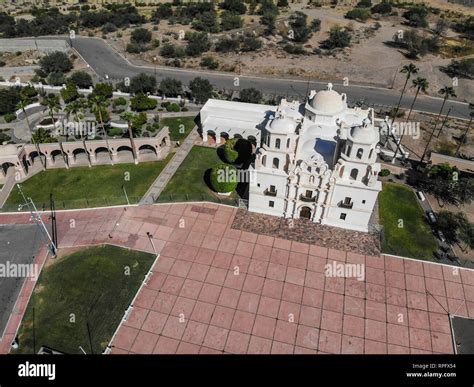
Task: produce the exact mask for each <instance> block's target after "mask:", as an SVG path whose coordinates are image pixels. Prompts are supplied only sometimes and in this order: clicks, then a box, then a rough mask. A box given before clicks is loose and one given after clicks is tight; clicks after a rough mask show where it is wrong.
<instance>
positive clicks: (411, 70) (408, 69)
mask: <svg viewBox="0 0 474 387" xmlns="http://www.w3.org/2000/svg"><path fill="white" fill-rule="evenodd" d="M418 70H419V68H418V67H416V66H415V65H414V64H413V63H409V64H406V65H404V66H403V67H402V69H401V70H400V72H401V73H402V74H406V76H405V84H404V85H403V89H402V93H401V94H400V98H399V99H398V103H397V107H396V108H395V114H394V116H393V119H392V125H393V121H394V120H395V118H396V117H397V113H398V110H399V109H400V104H401V103H402V98H403V95H404V94H405V90H406V88H407V84H408V81H409V80H410V78H411V76H412V74H417V73H418Z"/></svg>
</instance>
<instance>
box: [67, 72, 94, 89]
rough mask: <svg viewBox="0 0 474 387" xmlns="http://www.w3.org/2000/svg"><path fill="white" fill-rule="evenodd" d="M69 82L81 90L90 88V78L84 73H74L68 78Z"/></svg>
mask: <svg viewBox="0 0 474 387" xmlns="http://www.w3.org/2000/svg"><path fill="white" fill-rule="evenodd" d="M69 81H70V82H72V83H74V84H75V85H76V86H77V87H79V88H81V89H86V88H88V87H91V86H92V77H91V76H90V75H89V74H88V73H86V72H85V71H76V72H75V73H73V74H72V75H71V76H70V77H69Z"/></svg>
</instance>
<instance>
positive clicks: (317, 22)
mask: <svg viewBox="0 0 474 387" xmlns="http://www.w3.org/2000/svg"><path fill="white" fill-rule="evenodd" d="M309 28H310V29H311V31H313V32H318V31H319V30H320V29H321V19H313V20H312V21H311V24H310V27H309Z"/></svg>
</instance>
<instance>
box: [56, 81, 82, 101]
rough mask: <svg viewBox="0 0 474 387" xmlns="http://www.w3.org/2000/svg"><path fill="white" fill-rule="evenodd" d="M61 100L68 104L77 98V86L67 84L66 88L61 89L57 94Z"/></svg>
mask: <svg viewBox="0 0 474 387" xmlns="http://www.w3.org/2000/svg"><path fill="white" fill-rule="evenodd" d="M59 93H60V94H61V98H62V99H63V101H64V102H65V103H69V102H72V101H74V100H75V99H77V98H79V92H78V91H77V86H76V85H75V84H74V83H67V84H66V87H63V88H62V89H61V91H60V92H59Z"/></svg>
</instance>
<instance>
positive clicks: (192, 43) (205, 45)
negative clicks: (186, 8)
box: [186, 32, 211, 56]
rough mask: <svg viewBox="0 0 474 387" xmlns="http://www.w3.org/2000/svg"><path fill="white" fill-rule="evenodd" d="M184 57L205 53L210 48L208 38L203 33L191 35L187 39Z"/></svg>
mask: <svg viewBox="0 0 474 387" xmlns="http://www.w3.org/2000/svg"><path fill="white" fill-rule="evenodd" d="M187 40H188V44H187V46H186V55H189V56H198V55H201V54H202V53H203V52H206V51H208V50H209V48H210V47H211V43H210V42H209V38H208V37H207V34H206V33H205V32H195V33H191V34H189V35H188V37H187Z"/></svg>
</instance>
